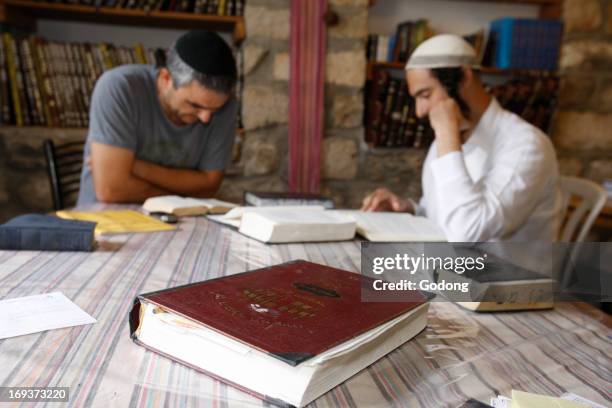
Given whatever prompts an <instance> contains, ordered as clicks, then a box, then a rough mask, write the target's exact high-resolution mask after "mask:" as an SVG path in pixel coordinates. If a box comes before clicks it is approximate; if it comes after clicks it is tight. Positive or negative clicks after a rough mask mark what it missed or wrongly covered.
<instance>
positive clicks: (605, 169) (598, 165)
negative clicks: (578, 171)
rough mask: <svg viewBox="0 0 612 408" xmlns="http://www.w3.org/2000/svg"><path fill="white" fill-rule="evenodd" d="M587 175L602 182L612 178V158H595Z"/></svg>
mask: <svg viewBox="0 0 612 408" xmlns="http://www.w3.org/2000/svg"><path fill="white" fill-rule="evenodd" d="M587 177H588V178H590V179H591V180H594V181H597V182H598V183H601V182H602V181H604V180H612V160H609V159H608V160H603V159H602V160H594V161H592V162H591V163H590V165H589V170H588V172H587Z"/></svg>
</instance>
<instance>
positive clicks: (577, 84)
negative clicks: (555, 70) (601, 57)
mask: <svg viewBox="0 0 612 408" xmlns="http://www.w3.org/2000/svg"><path fill="white" fill-rule="evenodd" d="M594 91H595V80H594V78H593V77H592V76H586V75H567V76H565V77H564V78H563V79H562V80H561V86H560V89H559V106H572V105H574V106H575V105H586V104H587V103H588V101H589V100H590V99H591V97H592V96H593V92H594Z"/></svg>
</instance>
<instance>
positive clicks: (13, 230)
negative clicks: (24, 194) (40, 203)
mask: <svg viewBox="0 0 612 408" xmlns="http://www.w3.org/2000/svg"><path fill="white" fill-rule="evenodd" d="M95 228H96V223H95V222H89V221H76V220H65V219H62V218H59V217H55V216H52V215H42V214H25V215H20V216H18V217H15V218H12V219H11V220H9V221H8V222H7V223H5V224H2V225H0V249H10V250H28V251H92V250H93V248H94V243H95V239H94V230H95Z"/></svg>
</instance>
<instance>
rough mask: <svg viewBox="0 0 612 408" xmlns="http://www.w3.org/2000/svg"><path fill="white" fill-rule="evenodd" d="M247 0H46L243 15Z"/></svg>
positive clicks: (117, 7)
mask: <svg viewBox="0 0 612 408" xmlns="http://www.w3.org/2000/svg"><path fill="white" fill-rule="evenodd" d="M244 2H245V0H80V1H79V0H63V1H62V0H46V3H53V4H57V3H63V4H73V5H76V4H79V5H84V6H94V7H109V8H116V9H123V10H142V11H146V12H149V11H171V12H181V13H195V14H211V15H218V16H242V15H243V14H244Z"/></svg>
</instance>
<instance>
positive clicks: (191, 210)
mask: <svg viewBox="0 0 612 408" xmlns="http://www.w3.org/2000/svg"><path fill="white" fill-rule="evenodd" d="M236 206H237V205H236V204H234V203H229V202H227V201H221V200H217V199H216V198H191V197H179V196H175V195H167V196H159V197H151V198H148V199H147V200H146V201H145V202H144V204H143V205H142V208H143V209H144V210H145V211H147V212H149V213H152V212H157V211H159V212H165V213H168V214H174V215H176V216H179V217H180V216H186V215H204V214H224V213H226V212H228V211H229V210H230V209H232V208H234V207H236Z"/></svg>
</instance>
